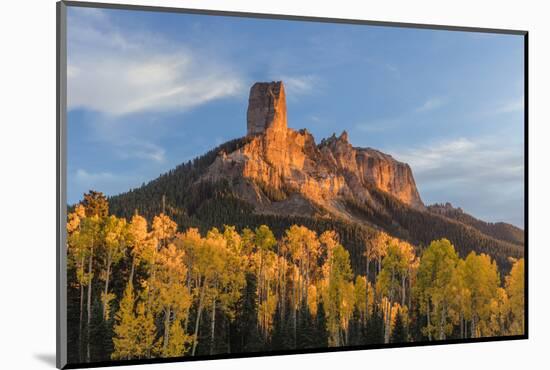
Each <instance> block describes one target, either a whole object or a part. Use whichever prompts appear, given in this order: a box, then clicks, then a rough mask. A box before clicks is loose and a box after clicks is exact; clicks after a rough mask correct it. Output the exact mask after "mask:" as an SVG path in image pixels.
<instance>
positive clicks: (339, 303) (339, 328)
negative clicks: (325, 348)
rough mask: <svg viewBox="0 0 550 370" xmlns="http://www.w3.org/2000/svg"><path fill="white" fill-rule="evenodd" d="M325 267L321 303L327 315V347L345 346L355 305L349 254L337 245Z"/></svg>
mask: <svg viewBox="0 0 550 370" xmlns="http://www.w3.org/2000/svg"><path fill="white" fill-rule="evenodd" d="M325 265H326V266H325V267H324V271H326V272H327V273H328V276H327V277H326V279H327V281H326V284H325V294H324V297H323V303H324V306H325V310H326V315H327V329H328V332H329V346H331V347H338V346H342V345H345V344H346V338H347V330H348V324H349V319H350V317H351V315H352V314H353V307H354V303H355V302H354V300H355V289H354V286H353V281H352V279H353V272H352V270H351V265H350V260H349V252H348V251H346V250H345V249H344V247H343V246H342V245H340V244H337V245H336V246H335V247H334V248H333V249H332V251H331V256H330V258H329V259H328V260H327V261H326V263H325Z"/></svg>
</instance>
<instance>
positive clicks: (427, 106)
mask: <svg viewBox="0 0 550 370" xmlns="http://www.w3.org/2000/svg"><path fill="white" fill-rule="evenodd" d="M445 103H446V100H445V99H444V98H441V97H434V98H429V99H428V100H426V101H425V102H424V103H423V104H422V105H420V106H419V107H418V108H416V109H415V112H417V113H422V112H428V111H432V110H435V109H438V108H440V107H441V106H443V105H445Z"/></svg>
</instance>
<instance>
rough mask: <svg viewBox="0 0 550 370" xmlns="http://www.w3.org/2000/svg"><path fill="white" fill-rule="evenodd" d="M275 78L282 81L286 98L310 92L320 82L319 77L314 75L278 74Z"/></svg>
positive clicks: (313, 90)
mask: <svg viewBox="0 0 550 370" xmlns="http://www.w3.org/2000/svg"><path fill="white" fill-rule="evenodd" d="M275 79H279V80H281V81H283V83H284V85H285V91H286V95H287V99H293V98H295V97H299V96H302V95H309V94H312V93H313V92H315V89H317V88H318V87H319V82H320V79H319V77H317V76H315V75H303V76H293V75H279V76H276V77H275Z"/></svg>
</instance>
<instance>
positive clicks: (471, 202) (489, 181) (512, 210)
mask: <svg viewBox="0 0 550 370" xmlns="http://www.w3.org/2000/svg"><path fill="white" fill-rule="evenodd" d="M389 152H390V153H391V154H392V155H393V156H394V157H395V158H396V159H398V160H400V161H404V162H406V163H408V164H409V165H410V166H411V168H412V170H413V174H414V177H415V180H416V183H417V185H418V188H419V191H420V193H421V195H422V196H424V195H428V196H429V197H428V198H427V199H424V200H425V201H427V202H428V203H432V202H446V201H450V202H452V203H454V204H455V205H457V206H460V207H462V208H464V209H465V210H466V211H467V212H470V213H473V214H474V215H476V216H478V217H481V218H482V219H483V218H485V219H486V220H489V221H507V222H513V223H515V224H516V225H518V226H520V227H522V226H523V215H522V214H520V213H518V212H517V210H518V209H522V208H523V183H524V164H523V161H524V157H523V148H522V147H521V146H520V145H507V146H503V145H502V142H501V141H497V140H494V139H493V138H476V139H471V138H465V137H459V138H454V139H451V140H443V141H438V142H431V143H429V144H426V145H422V146H417V147H412V148H404V149H397V150H389ZM499 215H500V216H499Z"/></svg>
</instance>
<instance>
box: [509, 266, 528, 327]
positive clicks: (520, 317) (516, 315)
mask: <svg viewBox="0 0 550 370" xmlns="http://www.w3.org/2000/svg"><path fill="white" fill-rule="evenodd" d="M505 284H506V288H505V289H506V293H507V294H508V300H509V304H510V313H511V315H512V318H511V323H510V334H512V335H521V334H523V333H525V287H524V285H525V260H524V259H523V258H520V259H519V260H517V261H516V262H515V263H514V265H513V266H512V270H511V271H510V274H509V275H508V276H506V283H505Z"/></svg>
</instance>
